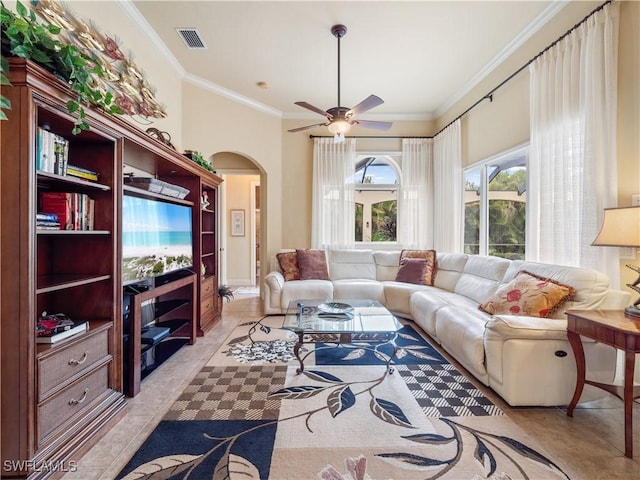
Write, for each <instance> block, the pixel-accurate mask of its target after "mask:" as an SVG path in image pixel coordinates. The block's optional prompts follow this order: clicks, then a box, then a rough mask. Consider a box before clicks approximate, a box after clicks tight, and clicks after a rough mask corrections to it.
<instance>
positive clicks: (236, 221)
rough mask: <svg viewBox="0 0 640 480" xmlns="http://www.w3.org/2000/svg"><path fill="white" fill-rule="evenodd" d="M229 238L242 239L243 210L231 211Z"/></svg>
mask: <svg viewBox="0 0 640 480" xmlns="http://www.w3.org/2000/svg"><path fill="white" fill-rule="evenodd" d="M231 236H232V237H244V210H231Z"/></svg>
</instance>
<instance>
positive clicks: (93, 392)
mask: <svg viewBox="0 0 640 480" xmlns="http://www.w3.org/2000/svg"><path fill="white" fill-rule="evenodd" d="M108 388H109V364H108V363H107V364H105V365H102V366H101V367H98V368H97V369H95V370H94V371H92V372H91V373H89V374H87V375H86V376H84V377H82V378H81V379H80V380H78V381H77V382H76V383H73V384H71V385H70V386H69V387H67V388H65V389H64V390H62V391H61V392H58V393H57V394H55V395H54V396H52V397H51V398H49V399H48V400H46V401H45V402H43V403H42V404H40V405H38V432H39V437H40V438H41V439H42V438H44V437H46V436H47V435H48V434H50V433H51V432H52V431H53V430H55V428H56V427H59V426H60V425H62V424H63V423H64V422H65V421H66V420H68V419H70V418H71V417H72V416H74V415H76V414H77V413H78V412H80V411H81V410H82V409H83V408H84V407H85V406H86V405H89V404H91V402H93V401H94V400H95V399H96V398H98V397H99V396H100V395H102V394H103V393H104V392H106V391H107V390H108Z"/></svg>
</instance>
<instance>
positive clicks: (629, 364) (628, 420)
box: [624, 351, 636, 458]
mask: <svg viewBox="0 0 640 480" xmlns="http://www.w3.org/2000/svg"><path fill="white" fill-rule="evenodd" d="M635 360H636V356H635V353H634V352H631V351H627V352H625V353H624V455H625V457H629V458H633V370H634V366H635Z"/></svg>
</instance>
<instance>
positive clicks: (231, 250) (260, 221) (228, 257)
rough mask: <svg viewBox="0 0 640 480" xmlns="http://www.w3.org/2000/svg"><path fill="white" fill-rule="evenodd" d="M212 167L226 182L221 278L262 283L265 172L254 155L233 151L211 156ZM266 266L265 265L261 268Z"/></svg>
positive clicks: (222, 190) (222, 202)
mask: <svg viewBox="0 0 640 480" xmlns="http://www.w3.org/2000/svg"><path fill="white" fill-rule="evenodd" d="M210 158H211V161H212V165H213V168H214V170H215V172H216V174H217V175H219V176H221V177H222V178H223V180H224V182H223V183H222V184H221V186H220V189H219V193H218V194H219V199H218V205H219V206H220V215H219V216H218V218H219V221H220V226H219V230H218V231H219V232H220V238H219V239H218V245H219V248H220V272H219V275H220V282H221V283H224V284H226V285H229V286H231V287H234V286H259V285H260V283H261V281H260V279H261V273H262V272H261V269H260V261H261V259H262V258H263V257H264V254H263V253H262V251H263V247H262V246H263V245H265V241H264V240H263V239H264V238H266V221H265V214H264V211H263V209H262V208H261V207H263V206H264V204H265V201H266V199H265V197H266V192H265V189H264V188H261V187H262V186H264V185H265V184H266V174H265V173H264V171H263V169H262V168H261V166H260V165H259V164H258V163H257V162H256V161H254V160H253V159H251V158H249V157H247V156H245V155H242V154H239V153H234V152H219V153H216V154H214V155H212V156H211V157H210ZM262 270H264V269H262Z"/></svg>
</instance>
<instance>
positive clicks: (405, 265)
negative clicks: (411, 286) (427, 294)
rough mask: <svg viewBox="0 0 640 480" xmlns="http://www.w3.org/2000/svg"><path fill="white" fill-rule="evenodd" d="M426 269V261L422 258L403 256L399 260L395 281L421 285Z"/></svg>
mask: <svg viewBox="0 0 640 480" xmlns="http://www.w3.org/2000/svg"><path fill="white" fill-rule="evenodd" d="M426 269H427V261H426V260H425V259H424V258H404V259H402V260H401V261H400V268H398V273H397V274H396V282H404V283H415V284H417V285H422V284H423V283H422V282H423V279H424V271H425V270H426Z"/></svg>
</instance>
